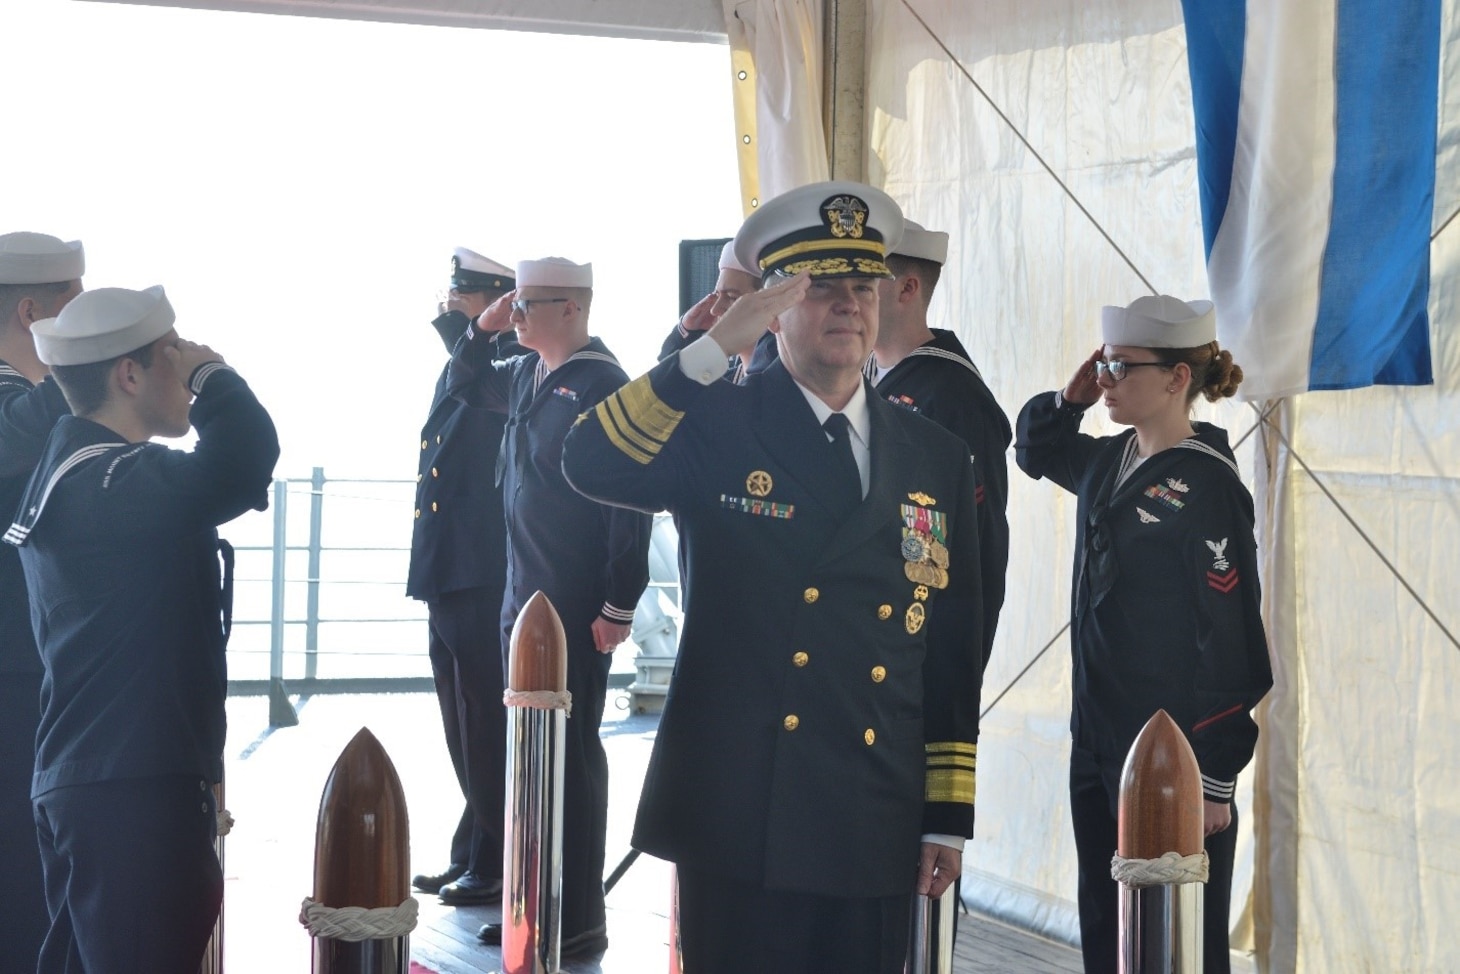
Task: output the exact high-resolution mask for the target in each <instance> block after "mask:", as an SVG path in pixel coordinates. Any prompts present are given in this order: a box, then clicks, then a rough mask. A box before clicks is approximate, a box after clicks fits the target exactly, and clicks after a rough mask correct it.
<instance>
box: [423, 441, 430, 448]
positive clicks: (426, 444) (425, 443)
mask: <svg viewBox="0 0 1460 974" xmlns="http://www.w3.org/2000/svg"><path fill="white" fill-rule="evenodd" d="M429 445H430V444H428V443H427V442H426V441H425V440H422V441H421V449H423V450H424V449H426V447H427V446H429Z"/></svg>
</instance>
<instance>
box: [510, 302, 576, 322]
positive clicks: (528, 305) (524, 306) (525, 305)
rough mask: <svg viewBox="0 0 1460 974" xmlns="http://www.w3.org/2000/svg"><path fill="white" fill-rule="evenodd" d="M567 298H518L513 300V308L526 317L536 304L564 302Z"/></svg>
mask: <svg viewBox="0 0 1460 974" xmlns="http://www.w3.org/2000/svg"><path fill="white" fill-rule="evenodd" d="M567 300H568V299H567V298H516V299H514V300H513V302H512V310H513V311H515V312H517V313H518V314H520V315H522V316H523V317H526V316H527V312H529V311H531V310H532V306H533V305H534V304H563V303H564V302H566V301H567Z"/></svg>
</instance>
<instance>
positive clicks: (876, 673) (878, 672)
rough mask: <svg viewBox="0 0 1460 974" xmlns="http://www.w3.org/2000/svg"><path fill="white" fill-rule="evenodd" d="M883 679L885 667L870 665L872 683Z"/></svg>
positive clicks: (885, 676) (885, 673)
mask: <svg viewBox="0 0 1460 974" xmlns="http://www.w3.org/2000/svg"><path fill="white" fill-rule="evenodd" d="M885 679H887V670H886V668H885V667H881V666H874V667H872V682H873V683H881V682H882V681H883V680H885Z"/></svg>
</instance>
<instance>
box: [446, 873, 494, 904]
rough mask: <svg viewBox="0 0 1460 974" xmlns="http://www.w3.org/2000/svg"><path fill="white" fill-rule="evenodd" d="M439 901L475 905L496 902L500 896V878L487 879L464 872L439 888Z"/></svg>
mask: <svg viewBox="0 0 1460 974" xmlns="http://www.w3.org/2000/svg"><path fill="white" fill-rule="evenodd" d="M439 892H440V895H441V902H442V903H445V904H446V905H447V906H477V905H479V904H481V903H496V902H497V901H498V900H500V899H501V898H502V880H500V879H488V878H487V877H485V876H478V875H477V874H476V873H474V872H470V871H468V872H465V873H463V874H462V875H461V878H460V879H458V880H457V881H456V882H454V883H447V884H446V885H445V886H443V887H441V889H440V891H439Z"/></svg>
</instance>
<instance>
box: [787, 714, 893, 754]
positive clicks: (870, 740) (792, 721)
mask: <svg viewBox="0 0 1460 974" xmlns="http://www.w3.org/2000/svg"><path fill="white" fill-rule="evenodd" d="M781 726H782V727H784V728H786V730H788V731H793V730H795V729H796V728H798V727H800V726H801V718H800V717H797V716H796V715H795V714H787V715H786V719H785V720H783V721H781ZM862 740H864V741H866V742H867V746H868V747H871V746H872V745H873V744H876V743H877V732H876V731H875V730H873V729H872V728H870V727H868V728H867V729H866V730H865V731H863V733H862Z"/></svg>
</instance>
